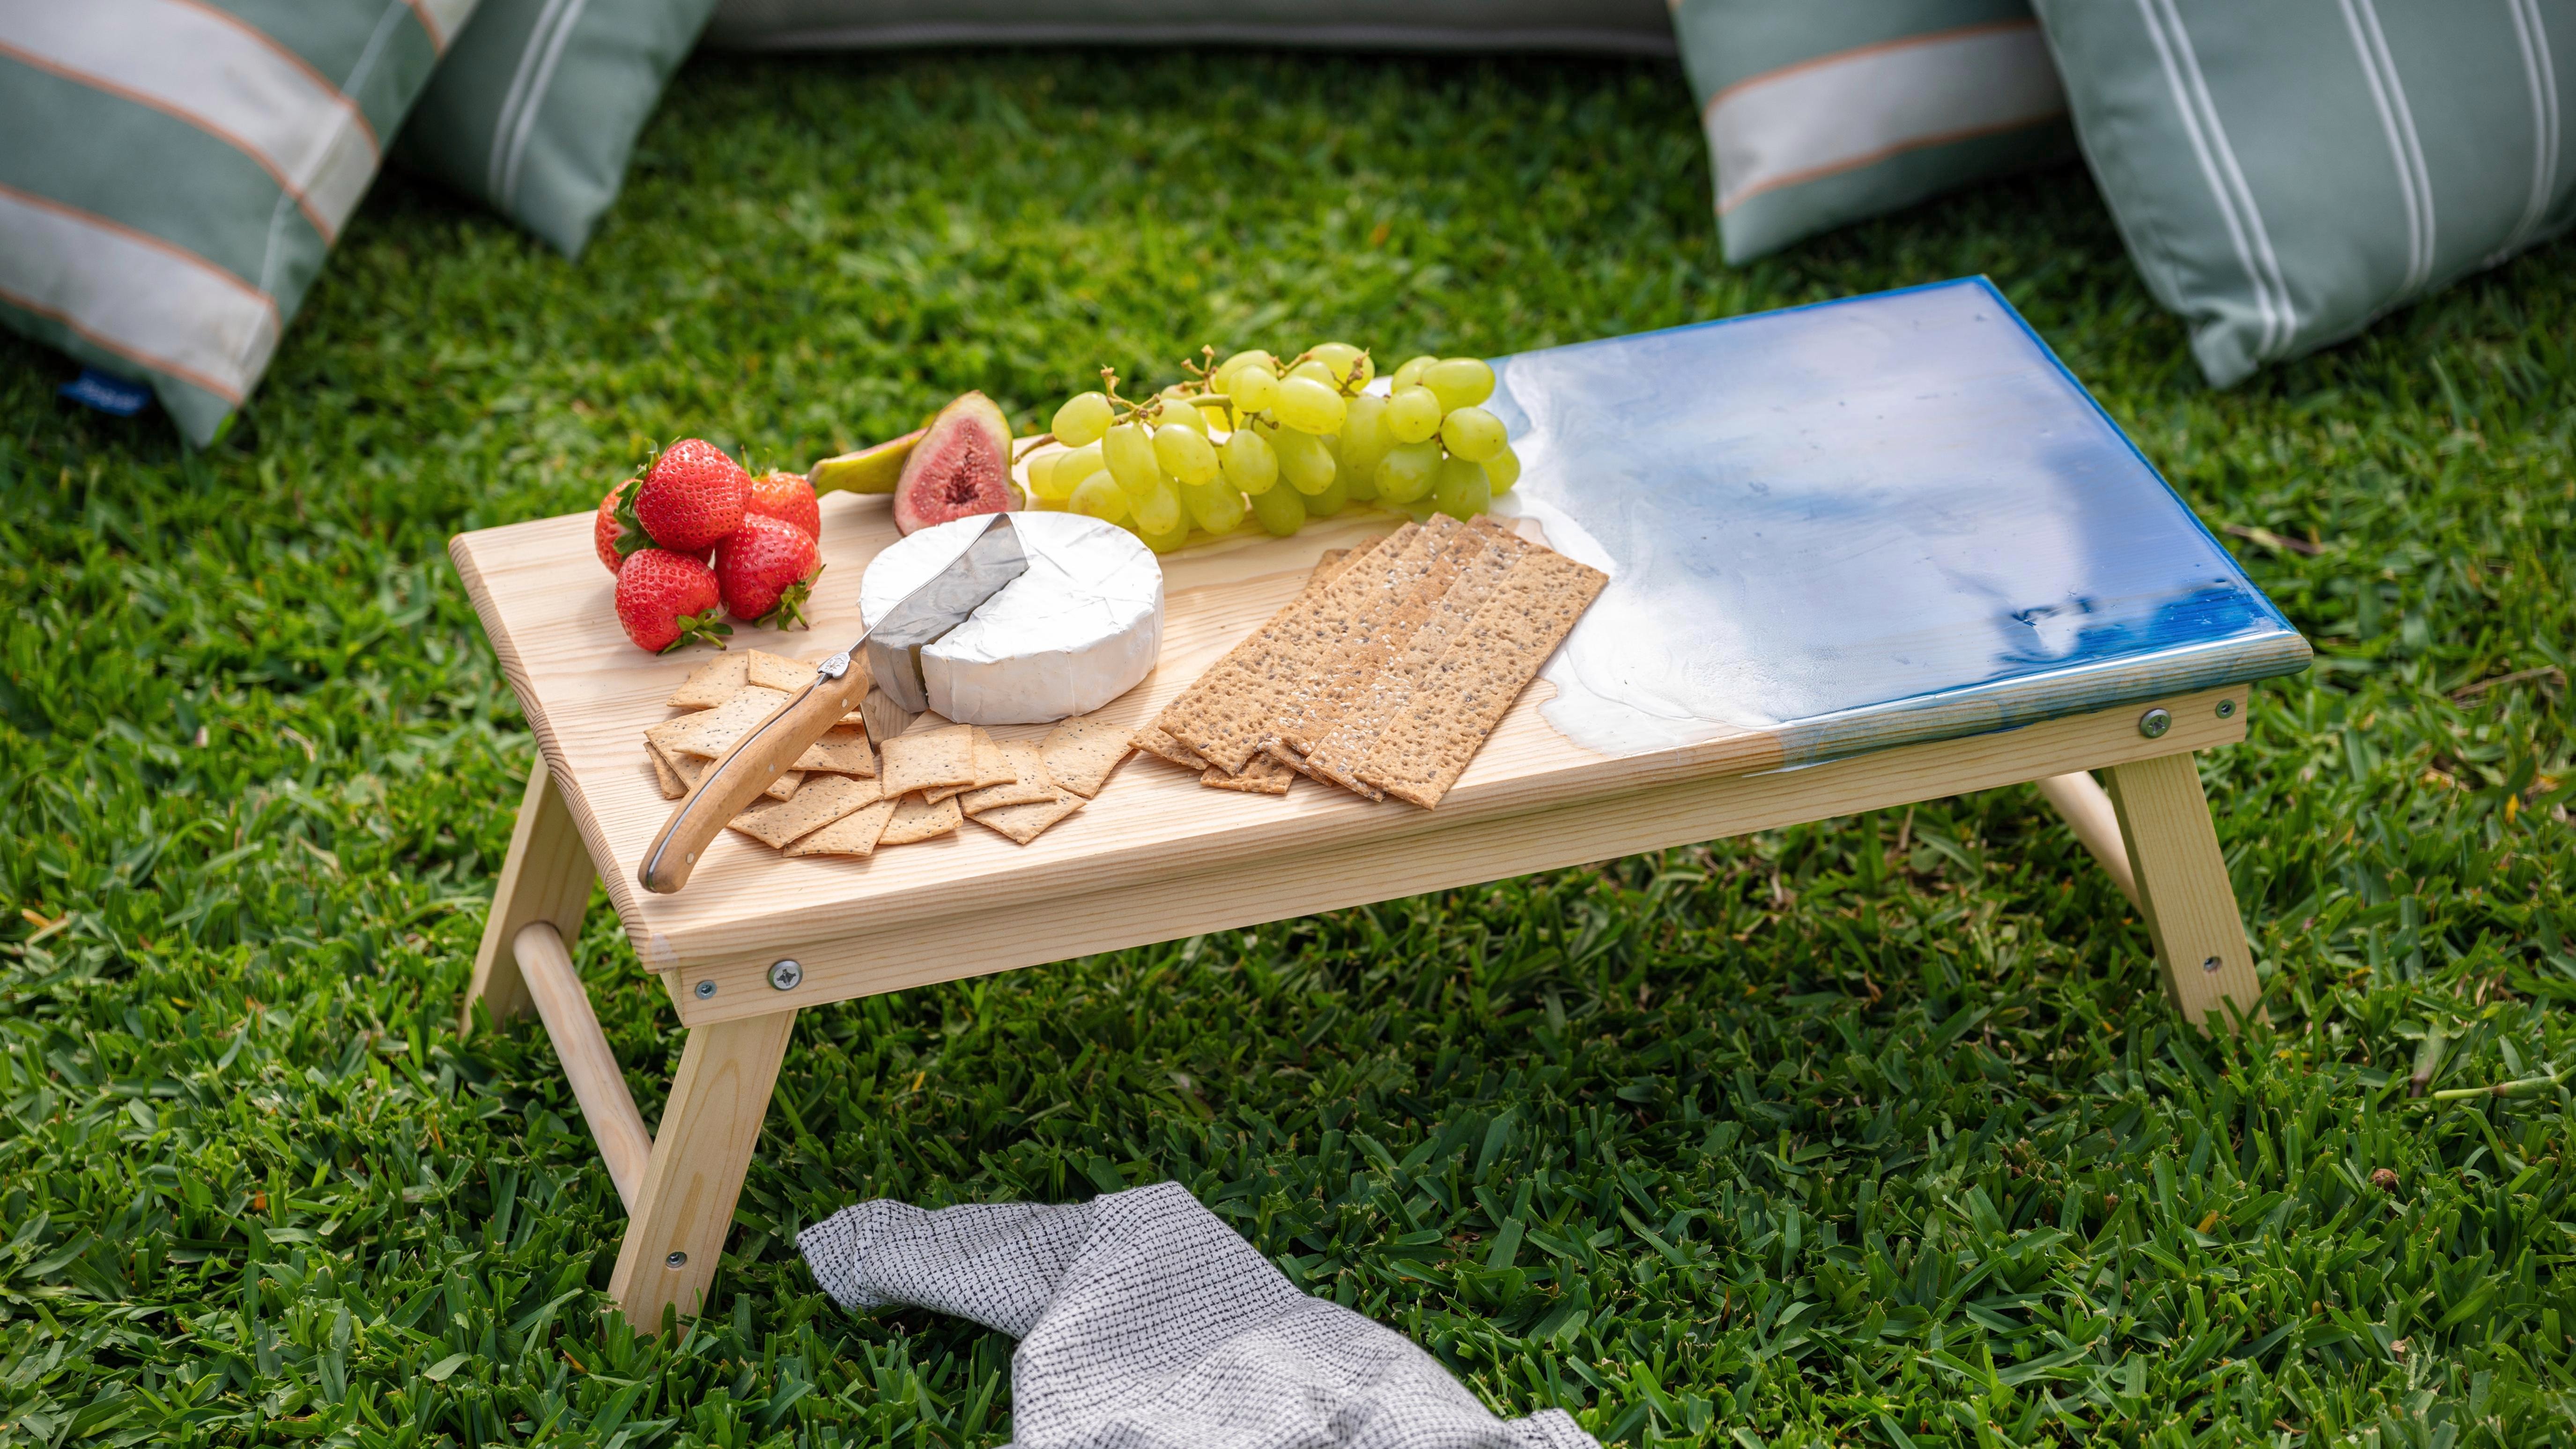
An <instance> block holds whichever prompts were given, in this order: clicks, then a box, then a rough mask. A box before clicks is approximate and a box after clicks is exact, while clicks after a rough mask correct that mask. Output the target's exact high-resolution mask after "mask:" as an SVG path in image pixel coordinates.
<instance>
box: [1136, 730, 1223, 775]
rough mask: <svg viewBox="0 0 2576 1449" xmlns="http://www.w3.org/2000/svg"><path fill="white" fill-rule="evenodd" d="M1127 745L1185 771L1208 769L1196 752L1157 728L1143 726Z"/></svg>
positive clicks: (1206, 763) (1205, 762)
mask: <svg viewBox="0 0 2576 1449" xmlns="http://www.w3.org/2000/svg"><path fill="white" fill-rule="evenodd" d="M1128 743H1129V744H1132V745H1134V746H1135V747H1136V748H1138V749H1140V750H1143V751H1144V752H1145V753H1146V754H1149V755H1152V756H1153V757H1154V758H1155V759H1158V760H1169V761H1171V762H1172V763H1173V764H1175V765H1178V766H1180V767H1181V768H1182V769H1185V770H1204V769H1206V768H1208V762H1207V761H1205V760H1202V759H1200V758H1199V752H1198V751H1196V750H1194V749H1191V748H1190V747H1189V746H1187V745H1185V744H1182V743H1181V742H1180V741H1179V740H1176V739H1173V738H1172V737H1171V736H1170V735H1167V734H1165V733H1163V731H1162V729H1161V728H1160V727H1159V726H1155V725H1147V726H1145V727H1144V728H1143V729H1140V730H1138V731H1136V733H1135V735H1134V736H1133V737H1132V738H1131V739H1129V740H1128Z"/></svg>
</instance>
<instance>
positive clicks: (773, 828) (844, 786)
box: [725, 775, 878, 850]
mask: <svg viewBox="0 0 2576 1449" xmlns="http://www.w3.org/2000/svg"><path fill="white" fill-rule="evenodd" d="M877 799H878V796H877V782H876V781H874V780H862V779H860V778H858V777H857V776H855V775H817V776H815V777H814V780H813V783H811V784H808V785H806V786H805V787H803V788H802V789H799V790H798V791H797V792H796V794H795V795H794V796H793V797H792V798H790V799H786V800H763V801H761V802H760V803H758V804H756V805H753V806H751V807H750V808H748V809H746V810H744V811H743V812H742V813H741V814H739V815H737V816H735V817H734V818H733V819H731V820H728V821H726V822H725V823H726V824H728V825H730V826H732V827H733V828H734V829H736V830H739V831H741V832H742V833H743V834H745V835H748V836H750V837H751V838H752V839H754V840H757V841H759V842H760V843H761V844H763V845H766V846H768V847H769V848H770V849H772V850H780V849H784V848H785V847H786V846H787V845H789V844H790V843H791V842H793V841H795V840H796V838H797V837H799V836H802V835H807V834H810V833H812V832H813V831H817V830H820V829H822V828H823V827H824V826H826V825H829V824H831V823H832V822H833V821H835V820H838V819H840V818H841V817H842V816H844V815H847V814H849V813H851V812H852V811H855V810H863V809H866V808H867V807H868V806H870V805H873V804H875V803H876V802H877Z"/></svg>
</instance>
